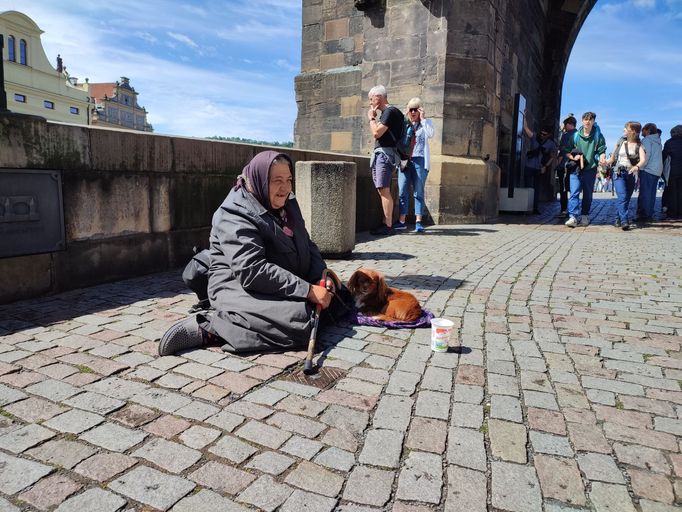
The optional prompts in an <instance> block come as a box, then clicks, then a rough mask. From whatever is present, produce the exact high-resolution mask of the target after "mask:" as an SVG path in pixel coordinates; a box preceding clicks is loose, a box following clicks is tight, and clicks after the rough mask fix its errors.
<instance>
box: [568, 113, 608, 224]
mask: <svg viewBox="0 0 682 512" xmlns="http://www.w3.org/2000/svg"><path fill="white" fill-rule="evenodd" d="M596 119H597V114H595V113H594V112H585V113H584V114H583V117H582V121H583V125H582V127H581V128H580V129H579V130H578V131H576V132H575V134H574V135H573V139H572V140H571V141H569V147H568V149H569V152H568V153H567V155H566V157H567V158H568V159H569V160H570V161H572V162H573V163H574V164H577V165H574V166H571V175H570V178H569V179H570V186H571V195H570V197H569V199H568V214H569V216H570V217H569V219H568V220H567V221H566V223H565V224H566V226H568V227H570V228H574V227H576V226H577V225H578V224H580V225H583V226H587V225H588V224H589V223H590V217H589V214H590V208H591V207H592V191H593V190H594V182H595V180H596V178H597V165H599V163H600V162H601V163H602V165H603V163H604V162H605V161H606V154H605V153H606V141H605V140H604V136H603V135H602V133H601V130H600V129H599V126H598V125H597V123H596V122H595V121H596ZM581 192H582V195H583V197H582V202H581V200H580V193H581Z"/></svg>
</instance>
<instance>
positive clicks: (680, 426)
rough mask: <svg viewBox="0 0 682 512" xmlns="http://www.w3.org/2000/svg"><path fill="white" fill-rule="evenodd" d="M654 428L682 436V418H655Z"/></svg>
mask: <svg viewBox="0 0 682 512" xmlns="http://www.w3.org/2000/svg"><path fill="white" fill-rule="evenodd" d="M654 429H655V430H658V431H660V432H668V433H669V434H674V435H676V436H680V437H682V420H676V419H672V418H654Z"/></svg>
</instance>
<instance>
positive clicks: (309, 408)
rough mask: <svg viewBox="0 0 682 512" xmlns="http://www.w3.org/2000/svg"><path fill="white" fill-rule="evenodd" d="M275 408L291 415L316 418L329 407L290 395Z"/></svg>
mask: <svg viewBox="0 0 682 512" xmlns="http://www.w3.org/2000/svg"><path fill="white" fill-rule="evenodd" d="M275 407H276V408H277V409H280V410H284V411H287V412H289V413H291V414H297V415H299V416H307V417H309V418H316V417H317V416H319V415H320V414H321V413H322V411H324V410H325V409H326V408H327V407H328V404H323V403H320V402H318V401H316V400H310V399H307V398H302V397H300V396H295V395H289V396H287V397H286V398H284V399H283V400H281V401H279V402H277V405H276V406H275Z"/></svg>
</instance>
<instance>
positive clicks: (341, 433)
mask: <svg viewBox="0 0 682 512" xmlns="http://www.w3.org/2000/svg"><path fill="white" fill-rule="evenodd" d="M321 440H322V442H323V443H324V444H327V445H329V446H334V447H336V448H340V449H341V450H346V451H349V452H353V453H355V452H356V451H357V449H358V440H357V438H356V437H355V435H354V434H353V433H352V432H349V431H347V430H341V429H338V428H330V429H329V430H327V432H325V434H324V436H322V439H321Z"/></svg>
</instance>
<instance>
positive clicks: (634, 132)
mask: <svg viewBox="0 0 682 512" xmlns="http://www.w3.org/2000/svg"><path fill="white" fill-rule="evenodd" d="M641 130H642V125H641V124H639V123H638V122H636V121H629V122H627V123H625V128H623V138H621V139H619V140H618V143H617V144H616V147H615V149H614V150H613V153H612V154H611V158H609V159H608V160H607V161H606V162H605V163H606V165H612V166H613V171H611V176H612V178H613V187H614V189H615V191H616V195H617V196H618V201H617V203H616V204H617V206H618V217H617V218H616V226H620V227H621V228H622V229H623V231H627V230H628V229H630V221H629V220H628V208H629V206H630V198H631V197H632V192H634V190H635V180H636V175H637V172H636V171H635V170H634V169H636V168H638V167H639V166H642V165H644V163H645V162H646V153H645V152H644V147H643V146H642V144H641V141H640V140H639V133H640V131H641ZM614 164H615V165H614Z"/></svg>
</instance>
